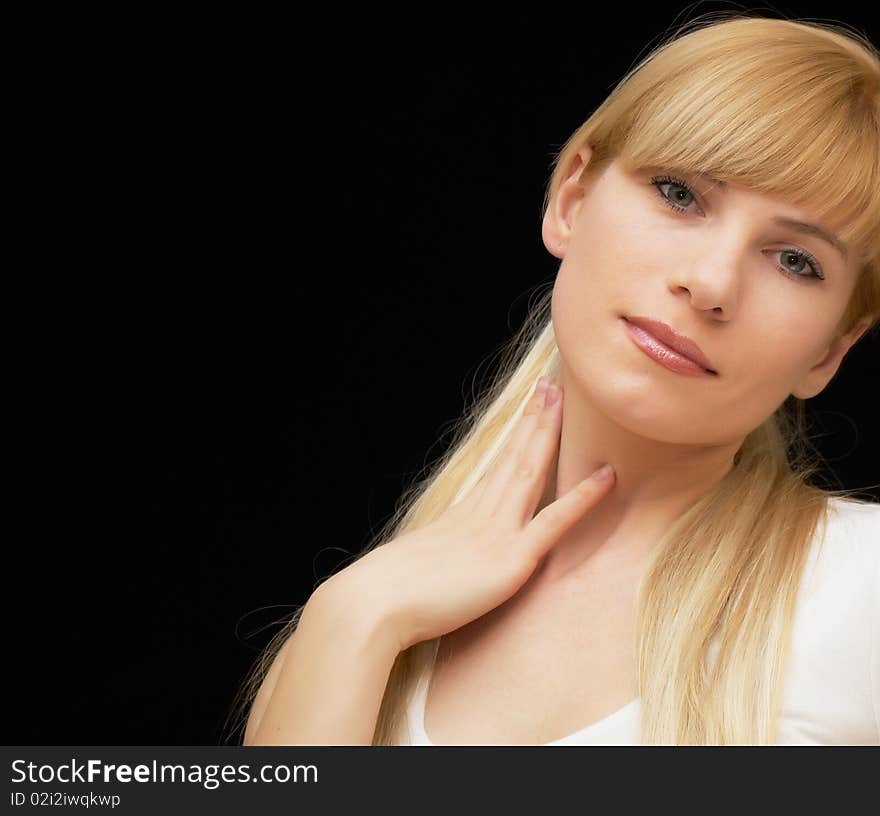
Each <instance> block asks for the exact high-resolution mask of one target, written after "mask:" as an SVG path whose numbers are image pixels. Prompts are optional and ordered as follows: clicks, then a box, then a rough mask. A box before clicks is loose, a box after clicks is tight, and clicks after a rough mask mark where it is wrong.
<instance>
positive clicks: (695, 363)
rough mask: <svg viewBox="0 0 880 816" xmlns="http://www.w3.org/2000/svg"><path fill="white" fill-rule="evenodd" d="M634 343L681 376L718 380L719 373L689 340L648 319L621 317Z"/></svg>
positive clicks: (671, 329) (668, 327)
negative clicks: (707, 377) (688, 375)
mask: <svg viewBox="0 0 880 816" xmlns="http://www.w3.org/2000/svg"><path fill="white" fill-rule="evenodd" d="M621 319H622V320H623V321H624V323H625V324H626V328H627V330H628V332H629V334H630V336H631V337H632V339H633V341H634V342H635V343H636V344H637V345H638V346H639V347H640V348H641V349H642V350H643V351H644V352H645V353H646V354H648V355H649V356H651V357H653V358H654V359H655V360H657V362H659V363H661V364H663V365H665V366H666V367H667V368H670V369H672V370H673V371H677V372H678V373H680V374H700V375H708V376H711V377H717V376H718V372H717V371H715V370H714V369H713V368H712V364H711V363H710V362H709V360H708V359H707V357H706V355H705V354H703V352H702V350H701V349H700V347H699V346H698V345H697V344H696V343H695V342H694V341H693V340H691V339H690V338H689V337H686V336H685V335H683V334H679V333H678V332H676V331H675V330H674V329H673V328H672V327H671V326H668V325H667V324H666V323H663V322H661V321H659V320H654V319H652V318H650V317H641V316H634V317H626V316H621Z"/></svg>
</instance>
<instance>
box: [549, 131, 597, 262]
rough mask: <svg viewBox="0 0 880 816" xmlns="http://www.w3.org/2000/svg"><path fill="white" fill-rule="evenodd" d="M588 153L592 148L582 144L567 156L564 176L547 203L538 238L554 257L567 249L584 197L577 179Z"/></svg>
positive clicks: (560, 256) (561, 255) (589, 153)
mask: <svg viewBox="0 0 880 816" xmlns="http://www.w3.org/2000/svg"><path fill="white" fill-rule="evenodd" d="M592 155H593V149H592V147H590V145H589V144H587V143H584V145H583V146H582V147H581V148H580V150H578V152H577V153H576V154H575V155H574V157H573V158H572V159H571V161H570V163H569V167H568V171H567V173H566V175H565V179H564V181H563V182H562V184H560V185H559V189H558V190H557V191H556V195H555V197H554V198H553V200H551V201H550V202H549V204H548V205H547V212H546V213H544V221H543V224H542V226H541V237H542V238H543V240H544V246H545V247H547V251H548V252H549V253H550V254H551V255H555V256H556V257H557V258H564V257H565V252H566V250H567V249H568V244H569V241H570V240H571V228H572V224H573V223H574V220H575V218H576V216H577V213H578V210H579V209H580V206H581V204H582V203H583V200H584V192H585V190H584V188H583V187H582V186H581V185H580V184H578V181H577V179H578V176H580V174H581V172H583V169H584V167H585V166H586V165H587V164H589V162H590V158H591V157H592Z"/></svg>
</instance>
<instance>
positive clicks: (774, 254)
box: [243, 15, 880, 745]
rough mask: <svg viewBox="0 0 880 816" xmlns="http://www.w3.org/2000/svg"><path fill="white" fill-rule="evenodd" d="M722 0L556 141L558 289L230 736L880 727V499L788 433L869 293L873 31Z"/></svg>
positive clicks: (874, 192)
mask: <svg viewBox="0 0 880 816" xmlns="http://www.w3.org/2000/svg"><path fill="white" fill-rule="evenodd" d="M725 16H729V19H722V20H720V21H711V22H708V23H700V22H699V21H694V24H693V26H692V29H693V30H691V31H687V32H681V33H680V35H679V36H676V37H673V38H671V39H670V40H668V41H667V42H666V43H664V44H663V45H662V46H660V47H658V48H657V49H655V51H654V52H653V53H652V54H650V55H649V56H648V57H647V58H645V59H644V60H643V61H642V62H641V63H640V64H639V65H638V66H637V67H636V68H635V69H634V70H633V71H631V72H630V73H629V74H628V75H627V76H626V77H625V78H624V79H623V81H621V82H620V83H619V85H618V86H617V87H616V88H615V89H614V91H613V92H612V93H611V94H610V96H609V97H608V98H607V99H606V100H605V101H604V103H603V104H602V105H601V106H600V107H599V108H598V109H597V110H596V111H595V112H594V113H593V114H592V115H591V116H590V117H589V119H588V120H587V121H586V122H585V123H584V124H583V125H582V126H581V127H579V128H578V129H577V130H576V132H575V133H574V134H573V135H572V136H571V137H570V138H569V140H568V141H567V142H566V144H565V145H564V147H563V148H562V150H561V151H560V152H559V154H558V156H557V160H556V163H555V167H554V171H553V175H552V178H551V181H550V185H549V188H548V191H547V196H546V199H545V206H544V215H543V225H542V236H543V240H544V243H545V246H546V247H547V249H548V251H549V252H551V253H552V254H553V255H554V256H555V257H557V258H559V259H560V261H561V263H560V266H559V272H558V276H557V279H556V282H555V286H554V289H553V292H552V297H551V299H550V300H549V301H544V302H542V303H541V304H539V306H538V308H537V309H536V310H535V311H534V313H533V314H532V315H531V316H530V320H529V322H528V323H527V325H526V327H525V328H524V329H523V331H522V332H521V333H520V335H519V336H518V337H516V338H514V340H513V345H512V348H511V350H510V354H509V357H508V359H507V362H506V365H505V366H504V367H503V370H502V371H501V373H500V374H499V375H498V377H497V381H496V383H495V384H494V386H493V387H492V388H491V389H490V390H489V392H488V393H487V394H485V395H484V397H483V398H482V400H481V401H480V402H479V403H478V404H477V405H476V406H475V407H474V408H473V410H472V411H471V412H470V413H469V415H468V416H467V417H466V421H465V422H463V423H462V424H461V426H460V428H459V431H458V435H457V438H456V440H455V443H454V444H453V445H452V446H451V448H450V451H449V453H448V454H447V455H446V456H445V457H444V459H443V461H442V462H440V463H439V465H438V466H437V468H436V469H435V471H434V473H433V474H432V476H431V477H430V478H429V479H428V480H426V482H425V483H423V484H421V485H419V486H418V487H417V489H416V488H414V489H413V490H412V491H411V492H410V494H409V495H408V496H407V497H406V502H405V504H404V505H403V506H402V507H401V508H400V509H399V511H398V513H397V514H396V516H395V518H394V519H392V520H391V522H389V524H388V525H387V526H386V529H385V530H383V531H382V532H381V533H380V535H379V536H377V538H376V540H375V545H376V546H371V547H368V548H367V550H366V551H365V552H364V553H362V554H361V557H360V558H358V560H356V561H355V562H354V563H353V564H351V565H349V566H348V567H346V568H345V569H344V570H342V571H340V572H339V573H337V574H336V575H334V576H332V577H331V578H330V579H329V580H327V581H325V582H324V583H323V584H322V585H321V586H320V587H319V588H318V590H317V591H316V592H315V593H314V594H313V596H312V598H311V599H309V601H308V603H307V604H306V605H305V606H304V607H301V608H300V609H299V610H297V613H296V614H295V615H294V617H293V619H292V620H291V622H290V624H289V625H288V626H287V627H286V628H285V629H284V630H283V631H282V632H280V633H279V634H278V636H276V638H275V639H274V641H273V644H272V645H271V646H270V648H269V650H268V652H267V654H266V655H265V656H264V659H263V660H262V661H261V663H260V665H259V666H258V667H257V669H256V670H255V672H254V674H253V675H252V677H251V678H250V681H249V683H248V684H247V685H246V687H245V689H244V691H243V695H244V696H243V710H244V708H246V707H247V706H249V705H250V704H251V701H252V700H253V704H252V705H250V716H249V719H248V722H247V730H246V733H245V739H244V742H245V744H373V745H388V744H408V743H411V742H416V743H421V744H460V745H464V744H507V745H510V744H514V745H516V744H560V745H561V744H588V743H594V744H595V743H641V744H673V745H699V744H703V745H722V744H750V745H751V744H777V743H798V742H800V743H826V744H827V743H846V744H854V743H868V744H880V722H878V719H877V717H878V712H880V688H878V678H880V671H878V669H880V644H878V638H880V619H878V618H880V505H877V504H874V503H869V502H861V501H857V500H855V499H853V498H852V497H851V496H850V495H849V493H851V492H852V491H849V492H847V491H828V490H823V489H819V488H817V487H815V486H813V485H811V484H810V483H809V482H808V478H809V477H810V476H811V475H813V474H814V473H815V472H816V471H817V470H818V465H817V464H816V463H815V462H812V461H810V460H809V459H808V457H807V455H806V452H805V451H806V446H805V444H804V443H805V442H806V439H805V437H804V431H803V419H804V414H803V400H806V399H809V398H810V397H813V396H815V395H816V394H818V393H820V392H821V391H822V390H823V389H824V388H825V387H826V386H827V384H828V383H829V382H830V380H831V379H832V378H833V377H834V376H835V374H836V373H837V371H838V369H839V367H840V365H841V363H842V360H843V358H844V356H845V355H846V353H847V351H849V349H850V348H852V346H853V345H854V344H855V343H856V342H858V341H859V340H860V339H861V338H863V337H864V336H865V333H866V332H868V331H869V330H873V329H875V327H876V326H877V324H878V316H880V159H878V157H880V53H878V51H877V49H876V48H875V47H874V46H873V45H872V44H871V43H870V42H868V41H867V40H866V39H864V38H862V37H859V36H858V35H854V34H852V33H851V32H848V31H846V30H844V29H843V28H837V27H832V26H829V25H819V24H815V23H806V22H795V21H790V20H776V19H766V18H761V17H758V16H744V15H725ZM695 66H698V68H699V70H695ZM541 377H544V378H549V381H550V382H551V386H550V387H549V388H546V389H542V393H537V394H536V393H535V385H536V382H537V381H538V380H539V378H541ZM547 382H548V380H547V379H545V380H544V381H543V382H542V383H541V384H542V385H547ZM553 386H555V388H554V387H553ZM546 395H552V396H553V399H548V400H546V402H547V404H546V405H545V404H544V403H545V396H546ZM605 463H608V464H610V465H611V469H612V473H611V476H610V478H609V479H606V480H604V481H602V480H598V479H595V478H592V477H591V474H593V472H594V471H595V470H596V469H597V468H599V466H600V465H602V464H605ZM294 630H295V633H296V634H295V637H290V635H291V632H293V631H294ZM282 644H283V648H281V647H282ZM270 667H271V668H270ZM267 669H268V671H267ZM257 691H258V693H256V695H255V692H257ZM428 735H430V736H428Z"/></svg>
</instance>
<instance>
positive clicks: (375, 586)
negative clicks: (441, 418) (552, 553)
mask: <svg viewBox="0 0 880 816" xmlns="http://www.w3.org/2000/svg"><path fill="white" fill-rule="evenodd" d="M542 379H543V378H542ZM553 387H554V388H555V389H556V394H557V397H558V398H557V399H556V401H555V402H554V403H553V404H550V405H545V404H544V397H545V394H544V393H542V392H540V391H536V393H535V394H533V396H532V398H531V400H530V401H529V403H528V405H527V406H526V409H525V411H524V414H523V417H522V419H521V420H520V422H519V424H518V426H517V428H516V429H515V430H514V433H513V435H512V437H511V439H510V440H509V441H508V443H507V444H506V445H505V447H504V449H503V450H502V451H501V454H500V455H499V457H498V459H497V460H496V461H495V462H494V463H493V464H492V466H491V468H490V469H489V470H488V471H487V472H486V474H485V475H484V476H483V477H482V478H481V479H480V481H478V482H477V483H476V484H475V485H474V486H473V488H472V489H471V490H470V491H469V492H468V493H467V494H466V495H465V496H464V497H463V498H462V500H461V501H460V502H459V503H458V504H455V505H453V506H452V507H449V508H447V509H446V510H445V511H444V512H443V513H442V514H441V515H440V516H438V517H437V518H436V519H435V520H434V521H432V522H430V523H428V524H426V525H424V526H422V527H420V528H418V529H416V530H412V531H410V532H407V533H404V534H403V535H400V536H398V537H397V538H395V539H392V540H391V541H389V542H386V543H385V544H382V545H380V546H378V547H376V548H375V549H373V550H370V551H369V552H368V553H367V554H366V555H364V556H362V557H361V558H359V559H358V560H357V561H355V562H354V563H353V564H351V565H349V566H348V567H346V568H345V569H344V570H342V571H340V572H339V573H337V574H336V575H334V576H332V577H331V578H330V579H328V580H327V581H325V582H324V584H322V585H321V586H320V587H319V590H324V591H326V592H330V593H337V595H336V597H337V598H339V597H342V598H344V601H343V603H344V604H345V605H346V607H347V608H349V609H351V608H352V607H353V606H354V608H360V609H362V610H363V611H364V614H369V615H370V616H372V615H374V614H376V613H377V610H382V615H383V621H385V625H387V626H391V627H393V628H394V632H393V633H392V637H393V638H395V639H396V640H397V642H398V643H399V646H400V650H401V651H402V650H404V649H406V648H408V647H409V646H412V645H413V644H415V643H419V642H421V641H423V640H429V639H431V638H436V637H439V636H441V635H444V634H446V633H447V632H451V631H453V630H454V629H458V628H459V627H461V626H464V625H465V624H467V623H469V622H470V621H472V620H475V619H476V618H478V617H480V616H482V615H484V614H485V613H487V612H489V611H490V610H492V609H494V608H495V607H496V606H499V605H500V604H502V603H504V602H505V601H506V600H508V599H509V598H510V597H511V596H513V595H514V594H515V593H516V592H517V590H518V589H520V588H521V587H522V586H523V585H524V584H525V582H526V581H527V580H528V578H529V576H531V575H532V573H533V572H534V571H535V569H536V567H537V566H538V564H539V563H540V561H541V558H542V557H543V556H544V555H545V554H546V553H547V552H548V551H549V550H550V549H551V548H552V547H553V545H554V544H555V543H556V542H557V541H558V540H559V539H560V538H561V537H562V535H563V534H564V533H565V532H566V531H567V530H568V529H569V528H570V527H572V526H573V525H574V524H575V523H576V522H577V521H578V520H579V519H581V518H582V517H583V516H584V514H586V513H588V512H589V511H590V509H592V508H593V507H594V506H595V505H596V504H598V503H599V502H600V501H601V500H602V499H603V498H604V497H605V496H606V495H607V494H608V493H609V492H610V490H611V488H612V487H613V485H614V483H615V478H614V475H613V471H612V474H611V476H610V477H609V478H608V479H606V480H602V481H600V480H598V479H596V478H594V477H595V474H594V475H593V477H591V478H589V479H587V480H586V481H583V482H581V483H580V484H578V485H576V486H575V487H574V488H572V489H571V490H570V491H569V492H568V493H566V494H565V495H564V496H561V497H560V498H558V499H557V500H556V501H554V502H552V503H551V504H548V505H547V506H546V507H544V508H543V509H542V510H541V511H540V512H539V513H538V514H537V515H534V514H535V509H536V507H537V505H538V502H539V501H540V500H541V498H542V497H543V495H544V490H545V487H546V484H547V476H548V471H549V466H550V464H551V463H552V462H553V461H554V459H555V455H556V450H557V448H558V444H559V436H560V430H561V428H562V402H563V400H562V391H561V389H560V388H559V387H558V386H555V385H553ZM551 392H552V388H551V389H549V390H548V391H547V394H548V395H549V394H550V393H551ZM361 604H363V605H364V606H362V607H360V606H359V605H361Z"/></svg>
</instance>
